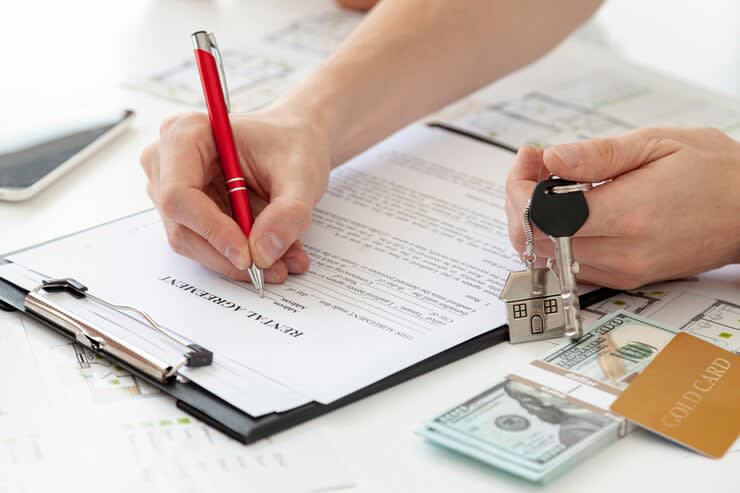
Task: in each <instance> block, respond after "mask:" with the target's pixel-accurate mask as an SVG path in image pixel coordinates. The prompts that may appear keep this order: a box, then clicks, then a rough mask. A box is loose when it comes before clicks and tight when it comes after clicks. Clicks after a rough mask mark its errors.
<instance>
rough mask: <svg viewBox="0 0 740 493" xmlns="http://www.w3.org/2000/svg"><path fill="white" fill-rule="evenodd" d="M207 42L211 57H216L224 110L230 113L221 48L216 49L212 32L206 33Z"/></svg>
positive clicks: (229, 100)
mask: <svg viewBox="0 0 740 493" xmlns="http://www.w3.org/2000/svg"><path fill="white" fill-rule="evenodd" d="M208 44H209V45H211V48H212V50H213V58H215V59H216V66H217V67H218V73H219V79H220V80H221V89H222V90H223V93H224V101H226V111H228V112H229V113H231V98H230V97H229V86H227V85H226V71H225V70H224V61H223V58H221V50H219V49H218V43H216V36H215V35H214V34H213V33H208Z"/></svg>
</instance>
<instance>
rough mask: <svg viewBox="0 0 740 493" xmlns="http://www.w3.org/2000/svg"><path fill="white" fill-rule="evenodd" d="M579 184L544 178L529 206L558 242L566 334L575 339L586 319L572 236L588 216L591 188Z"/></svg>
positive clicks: (542, 227) (535, 219) (535, 220)
mask: <svg viewBox="0 0 740 493" xmlns="http://www.w3.org/2000/svg"><path fill="white" fill-rule="evenodd" d="M579 185H580V184H578V183H576V182H573V181H569V180H563V179H561V178H552V177H551V178H549V179H547V180H544V181H541V182H540V183H538V184H537V186H536V187H535V189H534V192H533V193H532V200H531V204H530V208H529V217H530V220H531V221H532V223H533V224H534V225H535V226H537V227H538V228H539V229H540V230H542V231H543V232H544V233H545V234H547V235H549V236H550V237H551V238H552V239H553V241H554V242H555V250H556V259H557V263H558V268H559V270H560V276H559V279H560V296H561V297H562V300H563V315H564V317H565V335H566V336H568V337H571V338H573V339H579V338H580V337H582V336H583V319H582V318H581V307H580V303H579V301H578V287H577V285H576V274H577V273H578V270H579V266H578V262H576V261H575V259H574V258H573V250H572V248H571V237H572V236H573V235H574V234H576V233H577V232H578V230H579V229H581V226H583V224H584V223H585V222H586V219H588V204H587V203H586V197H585V196H584V195H583V191H582V190H583V189H588V188H590V186H589V185H588V184H583V186H582V187H579Z"/></svg>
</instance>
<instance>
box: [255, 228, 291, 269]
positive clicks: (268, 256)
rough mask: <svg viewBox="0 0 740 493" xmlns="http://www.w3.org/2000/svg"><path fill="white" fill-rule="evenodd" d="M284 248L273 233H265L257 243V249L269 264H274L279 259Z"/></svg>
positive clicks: (281, 241)
mask: <svg viewBox="0 0 740 493" xmlns="http://www.w3.org/2000/svg"><path fill="white" fill-rule="evenodd" d="M284 247H285V243H283V240H281V239H280V238H278V236H277V235H276V234H275V233H265V234H264V235H262V238H260V239H259V241H257V249H258V250H259V251H260V254H261V255H262V257H263V258H264V259H265V261H266V262H267V263H269V264H274V263H275V261H276V260H277V259H279V258H280V255H282V254H283V248H284Z"/></svg>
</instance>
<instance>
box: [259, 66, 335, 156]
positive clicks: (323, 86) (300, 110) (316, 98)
mask: <svg viewBox="0 0 740 493" xmlns="http://www.w3.org/2000/svg"><path fill="white" fill-rule="evenodd" d="M335 85H336V84H335V82H334V81H333V80H332V78H331V76H329V75H328V74H326V73H325V71H323V70H319V71H317V72H316V73H314V75H312V76H310V77H309V78H308V79H307V80H306V81H304V82H303V83H302V84H300V86H299V87H297V88H296V89H294V90H292V91H290V92H289V93H288V94H286V95H285V96H283V97H282V98H280V99H279V100H277V101H276V102H275V103H273V105H272V106H271V107H270V109H269V111H270V112H272V113H275V114H280V115H283V117H287V118H289V119H291V120H293V121H294V122H295V123H296V124H297V125H300V126H302V127H304V128H305V129H306V130H307V132H308V133H309V134H310V135H312V136H313V138H316V139H319V141H320V142H321V145H322V146H325V147H326V149H327V150H328V153H329V156H330V159H329V160H330V167H331V168H335V167H337V166H339V165H340V164H342V163H343V162H344V161H345V160H346V159H347V158H348V157H349V156H344V153H343V152H342V149H341V144H342V143H343V142H346V139H347V136H346V135H345V133H344V132H343V130H346V127H344V126H343V125H342V124H341V122H340V119H341V115H342V114H343V113H346V112H344V111H343V110H342V108H343V105H342V103H341V101H340V98H339V97H338V96H337V91H335V90H334V89H333V87H334V86H335Z"/></svg>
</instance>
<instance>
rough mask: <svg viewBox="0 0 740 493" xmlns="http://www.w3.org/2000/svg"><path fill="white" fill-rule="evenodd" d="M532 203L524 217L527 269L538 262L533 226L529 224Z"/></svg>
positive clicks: (525, 210)
mask: <svg viewBox="0 0 740 493" xmlns="http://www.w3.org/2000/svg"><path fill="white" fill-rule="evenodd" d="M531 202H532V201H531V200H528V201H527V205H526V206H525V207H524V214H523V217H522V222H523V223H524V235H525V236H526V238H527V240H526V241H527V243H526V246H525V247H524V255H523V260H524V262H525V263H526V264H527V267H531V266H532V264H534V261H535V260H537V254H536V253H534V233H533V232H532V224H531V223H530V222H529V204H530V203H531Z"/></svg>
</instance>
